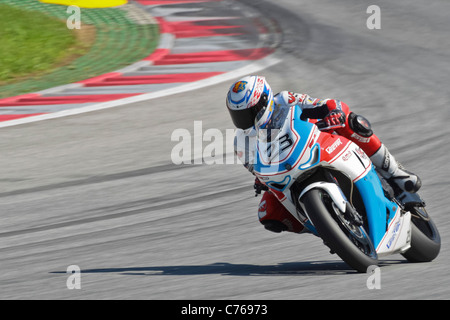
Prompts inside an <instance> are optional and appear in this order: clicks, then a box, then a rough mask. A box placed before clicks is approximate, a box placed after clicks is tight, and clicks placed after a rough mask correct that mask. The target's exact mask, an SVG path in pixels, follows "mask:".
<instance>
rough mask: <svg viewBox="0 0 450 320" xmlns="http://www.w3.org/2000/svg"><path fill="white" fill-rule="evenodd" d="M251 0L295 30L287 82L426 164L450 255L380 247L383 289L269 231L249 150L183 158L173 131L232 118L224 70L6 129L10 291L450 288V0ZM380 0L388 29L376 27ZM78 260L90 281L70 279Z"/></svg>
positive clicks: (136, 293)
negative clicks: (210, 160) (415, 260)
mask: <svg viewBox="0 0 450 320" xmlns="http://www.w3.org/2000/svg"><path fill="white" fill-rule="evenodd" d="M245 3H246V4H247V5H248V4H250V5H252V6H257V9H258V10H259V11H260V12H262V13H264V14H266V15H267V16H268V17H270V18H272V19H275V21H277V23H278V24H279V26H280V29H281V30H282V31H283V38H282V42H281V44H280V47H279V49H278V53H277V55H278V56H279V57H280V58H281V59H282V60H283V62H282V63H280V64H277V65H276V66H273V67H271V68H269V69H266V70H264V71H262V72H260V74H261V75H264V76H266V77H267V79H268V80H269V82H270V84H271V86H272V88H273V89H274V90H275V91H281V90H285V89H286V90H292V91H297V92H305V93H308V94H310V95H311V96H313V97H320V98H337V99H341V100H342V101H345V102H346V103H348V104H349V105H350V107H351V108H352V110H353V111H355V112H357V113H360V114H363V115H365V116H366V117H367V118H368V119H369V120H371V122H372V125H373V127H374V130H375V132H376V133H377V134H378V135H379V136H380V138H381V139H382V140H383V142H384V143H385V144H386V145H387V146H388V147H389V149H390V150H391V152H392V153H393V154H394V155H395V156H396V157H397V158H398V160H400V161H401V162H402V163H403V164H404V165H405V166H406V167H407V168H408V169H409V170H411V171H414V172H416V173H417V174H419V175H420V177H421V178H422V181H423V188H422V191H421V195H422V196H423V197H424V199H425V200H426V201H427V204H428V210H429V213H430V214H431V216H432V217H433V219H434V221H435V222H436V224H437V226H438V228H439V231H440V233H441V237H442V249H441V253H440V255H439V257H438V258H437V259H436V260H435V261H433V262H431V263H422V264H410V263H407V262H406V261H405V260H404V259H403V257H402V256H400V255H395V256H392V257H388V258H386V259H382V263H381V264H382V268H381V289H379V290H369V289H368V288H367V286H366V281H367V278H368V275H367V274H357V273H355V272H354V271H352V270H351V269H349V268H348V267H347V266H346V264H345V263H343V262H342V261H341V260H340V259H339V258H338V257H337V256H336V255H330V254H329V253H328V249H327V248H326V247H325V246H324V245H323V244H322V242H321V240H320V239H318V238H316V237H314V236H311V235H295V234H289V233H282V234H275V233H271V232H268V231H266V230H264V228H263V227H262V226H261V225H260V224H259V222H258V220H257V206H258V203H259V200H260V198H255V197H254V193H253V189H252V184H253V179H252V176H251V175H250V174H249V173H247V172H246V171H245V169H244V168H243V167H241V166H240V165H239V164H234V165H181V166H177V165H174V164H172V162H171V150H172V148H173V147H174V146H175V144H176V142H173V141H171V134H172V132H173V131H174V130H175V129H177V128H185V129H188V130H189V131H191V132H193V125H194V121H199V120H202V121H203V130H206V129H209V128H218V129H220V130H222V131H223V132H225V130H226V129H227V128H232V124H231V121H230V119H229V116H228V114H227V111H226V109H225V106H224V100H225V94H226V92H227V90H228V88H229V86H230V85H231V83H221V84H218V85H214V86H211V87H207V88H204V89H201V90H197V91H195V92H192V93H191V94H186V93H184V94H179V95H173V96H169V97H166V98H163V99H157V100H151V101H148V102H145V103H136V104H132V105H128V106H123V107H120V108H115V109H109V110H104V111H99V112H93V113H87V114H82V115H77V116H72V117H67V118H60V119H55V120H48V121H43V122H37V123H31V124H27V125H21V126H16V127H8V128H2V129H1V131H0V136H1V140H0V150H1V157H0V261H1V262H0V271H1V272H0V299H449V298H450V273H449V268H448V265H449V264H450V257H449V250H448V236H449V234H450V224H449V216H448V214H449V209H448V205H447V199H448V198H449V191H448V187H449V185H450V174H449V172H450V170H449V165H448V160H447V156H448V155H449V146H448V143H449V139H448V137H449V134H450V129H449V125H448V123H449V121H450V116H449V107H448V104H447V103H448V101H450V93H449V91H448V83H450V73H449V72H448V70H450V43H449V41H448V34H450V24H449V23H448V21H449V20H448V15H449V13H450V7H449V6H448V3H447V2H446V1H444V0H441V1H439V0H431V1H430V0H428V1H425V0H422V1H413V2H411V1H403V0H402V1H396V2H395V3H392V2H391V1H354V0H353V1H352V0H350V1H348V0H346V1H343V0H338V1H331V0H317V1H294V0H277V1H276V2H275V1H274V2H270V3H268V2H266V1H249V0H248V1H245ZM275 3H276V4H275ZM372 4H377V5H379V6H380V8H381V29H380V30H369V29H368V28H367V27H366V20H367V18H368V17H369V14H367V13H366V9H367V7H368V6H369V5H372ZM236 5H238V3H236ZM208 143H209V142H205V144H204V146H206V145H207V144H208ZM70 265H78V266H79V267H80V268H81V271H82V273H81V289H80V290H68V289H67V287H66V280H67V278H68V274H66V269H67V267H68V266H70Z"/></svg>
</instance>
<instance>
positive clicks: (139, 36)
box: [0, 0, 159, 98]
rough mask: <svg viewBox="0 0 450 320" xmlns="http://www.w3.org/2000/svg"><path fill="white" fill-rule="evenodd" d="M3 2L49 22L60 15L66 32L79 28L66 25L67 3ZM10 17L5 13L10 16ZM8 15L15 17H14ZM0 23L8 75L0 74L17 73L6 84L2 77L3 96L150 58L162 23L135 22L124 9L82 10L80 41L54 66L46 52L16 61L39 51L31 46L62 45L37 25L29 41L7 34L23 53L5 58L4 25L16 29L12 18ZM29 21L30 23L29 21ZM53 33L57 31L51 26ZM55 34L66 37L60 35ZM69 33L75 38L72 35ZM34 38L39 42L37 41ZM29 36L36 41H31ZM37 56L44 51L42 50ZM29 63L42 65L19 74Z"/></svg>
mask: <svg viewBox="0 0 450 320" xmlns="http://www.w3.org/2000/svg"><path fill="white" fill-rule="evenodd" d="M0 5H6V6H7V7H8V8H11V7H12V8H17V9H20V10H24V11H27V12H29V13H30V14H31V15H36V14H38V13H40V14H44V15H45V16H46V21H48V20H51V19H49V17H52V18H54V19H57V20H58V21H60V22H61V23H62V28H63V29H64V32H65V33H66V35H67V32H69V33H70V31H75V30H68V29H67V27H66V23H65V22H66V20H67V18H68V16H69V15H68V14H67V6H60V5H55V4H45V3H42V2H40V1H38V0H0ZM0 12H1V13H2V14H4V10H3V6H2V7H1V8H0ZM8 16H9V15H6V17H8ZM7 19H9V20H14V19H12V18H10V17H9V18H7ZM0 23H1V27H0V61H1V62H0V73H2V72H4V75H2V76H0V77H4V76H5V75H6V74H9V75H8V76H7V77H11V76H12V77H13V79H11V78H10V79H11V80H9V81H8V82H7V83H5V82H4V81H3V83H2V79H1V78H0V98H6V97H12V96H16V95H21V94H25V93H30V92H37V91H40V90H44V89H48V88H52V87H56V86H60V85H64V84H68V83H73V82H77V81H81V80H84V79H88V78H91V77H95V76H98V75H101V74H104V73H108V72H112V71H115V70H118V69H120V68H123V67H125V66H128V65H130V64H132V63H134V62H136V61H139V60H141V59H143V58H145V57H147V56H148V55H149V54H150V53H151V52H153V51H154V49H155V48H156V46H157V45H158V42H159V27H158V24H141V23H137V22H136V20H135V18H134V17H133V16H132V15H129V14H128V13H127V10H124V9H122V7H118V8H104V9H83V8H82V9H81V23H82V25H81V30H78V31H76V32H73V33H74V34H75V35H76V38H77V39H78V40H77V44H75V45H71V46H70V48H69V49H68V50H70V51H71V52H70V53H71V54H69V55H68V56H67V57H65V58H64V56H62V58H60V59H61V60H60V62H56V64H53V65H51V64H47V66H44V63H46V62H47V61H48V60H49V59H48V56H47V55H48V53H46V54H45V55H46V59H45V60H44V61H34V62H32V63H29V62H30V61H27V60H30V58H25V59H22V58H21V60H22V61H23V62H19V63H18V61H17V60H16V59H19V56H21V55H22V54H23V53H26V52H27V51H36V49H31V48H33V46H36V45H39V46H40V47H41V48H42V49H40V50H48V49H50V50H52V51H53V52H56V51H58V50H60V49H56V47H55V45H54V44H53V43H51V44H50V42H49V41H50V38H51V40H52V41H55V39H53V37H52V36H43V34H41V30H40V29H39V27H38V28H37V29H38V30H37V31H38V35H37V36H32V37H31V38H32V39H29V38H25V39H26V41H25V42H24V41H23V39H24V38H22V37H19V36H18V35H14V36H11V35H9V36H8V37H9V38H10V39H12V40H13V41H14V42H15V44H14V46H15V47H17V48H19V46H20V48H21V49H20V50H17V51H19V54H18V55H17V56H15V57H14V56H13V57H11V55H10V58H8V60H6V58H4V57H2V55H3V50H4V49H3V47H1V45H2V44H1V42H2V41H3V39H2V38H3V36H4V35H5V36H6V34H7V32H5V29H4V28H5V27H6V28H8V29H9V30H11V32H12V31H13V32H16V33H17V28H16V27H14V28H12V27H8V24H9V22H6V21H5V20H4V19H3V18H0ZM5 25H6V26H5ZM26 25H28V27H29V26H30V25H31V26H32V24H31V23H29V22H27V24H26ZM60 26H61V25H60ZM32 29H33V28H32ZM35 29H36V27H35ZM52 31H54V29H53V28H52ZM57 33H58V35H62V33H59V32H57ZM69 36H70V37H71V38H72V39H73V37H72V36H71V35H69ZM36 37H39V38H40V39H41V40H40V41H35V38H36ZM19 39H20V43H19ZM28 39H29V40H30V41H33V42H34V43H35V44H33V45H31V43H29V42H28ZM36 42H37V44H36ZM61 50H62V51H61ZM61 50H60V52H61V54H63V55H64V54H65V53H67V52H66V51H67V49H61ZM39 55H41V54H40V52H39ZM2 59H3V60H2ZM6 61H8V62H6ZM5 62H6V63H5ZM25 64H28V65H31V66H32V67H33V68H34V67H37V66H39V68H38V69H37V70H34V71H30V73H20V74H21V76H18V74H17V73H16V72H17V70H19V69H20V68H23V65H25ZM13 65H15V67H13ZM39 70H41V71H39Z"/></svg>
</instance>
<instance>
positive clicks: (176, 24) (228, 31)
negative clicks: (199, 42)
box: [158, 19, 245, 38]
mask: <svg viewBox="0 0 450 320" xmlns="http://www.w3.org/2000/svg"><path fill="white" fill-rule="evenodd" d="M158 21H159V22H160V23H161V25H163V26H164V27H163V28H164V29H168V30H170V33H172V34H173V35H174V36H175V37H176V38H193V37H211V36H237V35H243V34H245V33H244V32H239V30H242V28H243V26H242V25H222V24H220V25H199V24H197V21H172V22H167V21H164V20H163V19H159V20H158Z"/></svg>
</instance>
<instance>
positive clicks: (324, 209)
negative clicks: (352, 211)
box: [303, 189, 378, 272]
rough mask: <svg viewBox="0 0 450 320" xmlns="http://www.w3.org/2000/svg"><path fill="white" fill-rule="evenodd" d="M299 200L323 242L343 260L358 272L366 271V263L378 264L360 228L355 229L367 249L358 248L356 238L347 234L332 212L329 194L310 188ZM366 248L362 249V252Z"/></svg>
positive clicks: (333, 209) (373, 251)
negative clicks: (360, 234) (361, 234)
mask: <svg viewBox="0 0 450 320" xmlns="http://www.w3.org/2000/svg"><path fill="white" fill-rule="evenodd" d="M303 203H304V205H305V209H306V212H307V213H308V216H309V218H310V219H311V222H312V223H313V225H314V226H315V228H316V230H317V232H318V233H319V235H320V237H321V238H322V240H323V241H324V242H325V244H326V245H327V246H328V247H329V248H330V249H331V251H332V252H335V253H336V254H337V255H338V256H339V257H340V258H341V259H342V260H343V261H344V262H345V263H347V264H348V265H349V266H350V267H352V268H353V269H355V270H357V271H358V272H366V271H367V268H368V267H369V266H376V265H378V257H377V254H376V252H375V249H373V246H372V243H371V242H370V239H369V238H368V236H367V233H366V232H365V230H364V228H362V227H355V228H358V232H361V231H362V232H363V233H364V237H365V239H363V241H369V242H370V246H371V249H366V248H364V250H363V248H360V247H358V246H357V244H355V243H357V240H356V239H355V238H354V237H353V236H352V234H349V232H348V231H347V230H346V228H345V226H343V223H341V221H340V220H339V218H338V217H337V214H336V212H335V211H336V210H338V209H337V208H333V203H332V201H331V198H330V197H329V195H328V194H327V193H326V192H325V191H323V190H321V189H312V190H310V191H308V192H307V193H306V194H305V195H304V196H303ZM363 251H366V252H363Z"/></svg>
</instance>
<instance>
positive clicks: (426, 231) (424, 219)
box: [403, 207, 441, 262]
mask: <svg viewBox="0 0 450 320" xmlns="http://www.w3.org/2000/svg"><path fill="white" fill-rule="evenodd" d="M409 211H410V212H411V221H412V228H411V248H410V249H409V250H408V251H406V252H405V253H403V256H404V257H405V258H406V259H407V260H408V261H409V262H429V261H432V260H434V259H435V258H436V257H437V256H438V254H439V251H440V250H441V237H440V235H439V231H438V230H437V228H436V225H435V224H434V222H433V220H431V217H430V216H429V215H428V213H427V211H426V210H425V208H424V207H412V208H411V209H410V210H409Z"/></svg>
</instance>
